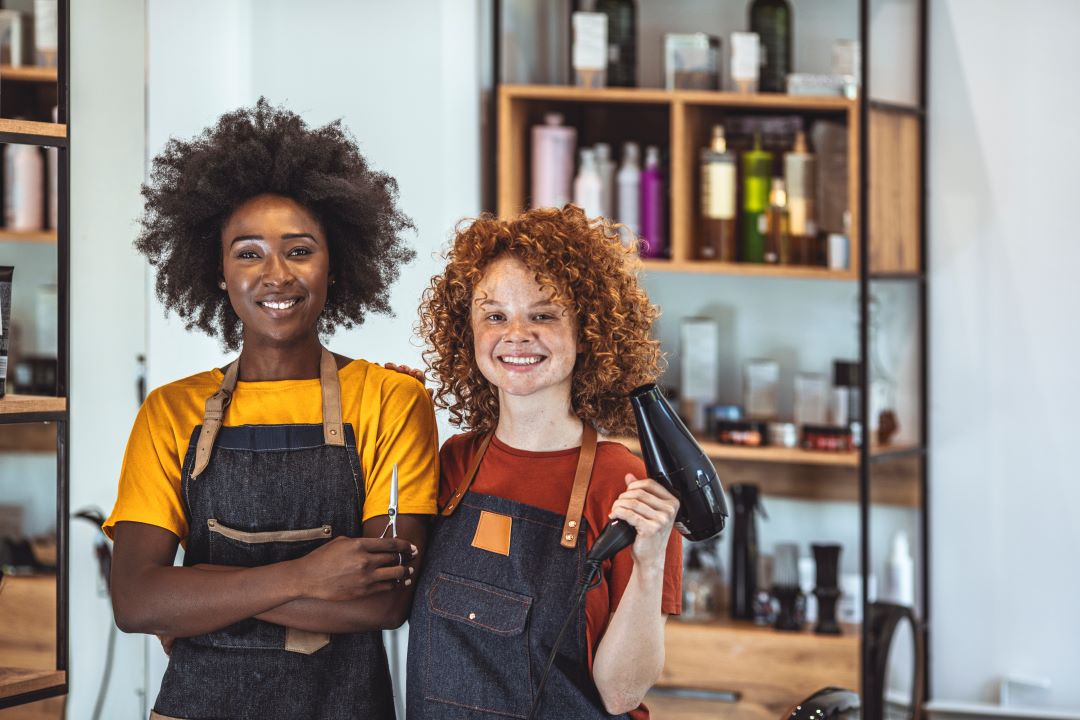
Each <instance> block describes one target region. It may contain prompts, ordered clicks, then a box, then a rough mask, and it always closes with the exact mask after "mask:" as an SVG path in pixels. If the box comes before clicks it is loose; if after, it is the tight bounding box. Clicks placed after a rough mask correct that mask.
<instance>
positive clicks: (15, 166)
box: [4, 145, 45, 230]
mask: <svg viewBox="0 0 1080 720" xmlns="http://www.w3.org/2000/svg"><path fill="white" fill-rule="evenodd" d="M4 181H5V182H4V226H5V227H7V228H8V229H9V230H40V229H41V228H42V220H43V214H44V210H45V198H44V196H43V193H42V190H43V188H44V185H45V160H44V158H42V156H41V150H40V149H39V148H37V147H36V146H34V145H7V146H6V147H5V148H4Z"/></svg>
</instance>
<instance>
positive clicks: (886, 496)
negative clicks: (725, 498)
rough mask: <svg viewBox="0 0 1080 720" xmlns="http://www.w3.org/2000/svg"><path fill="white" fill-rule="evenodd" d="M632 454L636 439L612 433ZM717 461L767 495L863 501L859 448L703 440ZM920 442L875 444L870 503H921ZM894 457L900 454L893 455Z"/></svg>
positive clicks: (734, 478)
mask: <svg viewBox="0 0 1080 720" xmlns="http://www.w3.org/2000/svg"><path fill="white" fill-rule="evenodd" d="M607 439H609V440H612V441H615V442H619V443H622V444H623V445H625V446H626V447H627V448H628V449H629V450H630V451H631V452H633V453H635V454H640V447H639V445H638V441H637V438H628V437H612V438H607ZM698 442H699V443H700V444H701V447H702V449H703V450H704V451H705V454H706V455H708V456H709V459H710V460H712V461H713V463H714V464H715V465H716V470H717V472H718V473H720V477H721V479H722V480H723V482H724V486H725V487H730V486H731V485H734V484H736V483H750V484H753V485H757V486H758V487H760V488H761V492H762V494H763V495H766V496H770V497H788V498H795V499H798V500H810V501H818V502H820V501H834V502H858V501H859V483H858V477H859V476H858V469H859V455H858V453H855V452H844V453H838V452H821V451H810V450H801V449H799V448H776V447H742V446H738V445H722V444H720V443H716V442H710V441H707V440H700V439H699V441H698ZM916 449H917V446H914V445H911V446H900V445H890V446H885V447H878V448H874V449H873V451H872V453H873V455H874V456H875V457H877V456H882V461H881V462H880V463H876V464H874V465H872V466H871V467H872V470H871V475H870V502H871V503H873V504H874V505H893V506H899V507H919V505H920V502H919V501H920V497H921V496H920V489H919V468H920V463H921V462H922V461H923V460H922V457H921V456H919V455H917V454H913V453H914V451H915V450H916ZM893 455H895V457H892V456H893Z"/></svg>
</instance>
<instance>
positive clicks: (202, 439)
mask: <svg viewBox="0 0 1080 720" xmlns="http://www.w3.org/2000/svg"><path fill="white" fill-rule="evenodd" d="M239 375H240V358H237V359H236V360H233V362H232V363H231V364H230V365H229V367H228V368H227V369H226V370H225V379H224V380H222V381H221V387H220V388H218V391H217V392H216V393H214V394H213V395H211V396H210V397H208V398H207V399H206V408H205V410H204V412H203V427H202V432H200V433H199V441H198V444H197V445H196V447H195V465H194V466H193V467H192V469H191V477H192V478H193V479H194V478H197V477H198V476H199V475H200V474H202V471H203V470H205V469H206V466H207V465H209V464H210V455H211V453H212V452H213V449H214V441H215V440H217V436H218V432H220V431H221V425H222V423H223V422H224V419H225V409H226V408H228V407H229V403H230V402H232V396H233V392H235V390H236V381H237V378H238V377H239ZM319 385H320V387H321V388H322V417H323V441H324V442H325V443H326V444H327V445H340V446H342V447H344V446H345V431H344V426H343V423H342V419H341V382H340V381H339V380H338V373H337V361H336V360H334V355H333V353H331V352H330V351H329V350H327V349H326V348H322V354H321V356H320V358H319Z"/></svg>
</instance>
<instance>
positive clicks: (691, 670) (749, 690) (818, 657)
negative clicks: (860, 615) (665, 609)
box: [657, 618, 860, 718]
mask: <svg viewBox="0 0 1080 720" xmlns="http://www.w3.org/2000/svg"><path fill="white" fill-rule="evenodd" d="M664 634H665V645H666V653H665V656H666V661H665V664H664V671H663V673H662V675H661V676H660V680H659V682H657V687H661V688H662V687H681V688H693V689H698V690H711V691H717V692H724V691H737V692H738V693H739V694H740V699H739V702H737V703H724V702H720V701H695V702H694V703H689V704H690V705H693V706H696V707H697V709H701V708H702V706H704V707H708V706H715V707H717V708H725V709H726V710H725V712H724V713H723V714H715V715H713V714H706V715H684V716H682V717H686V718H690V717H732V718H735V717H738V718H748V717H753V718H758V717H761V718H765V717H770V718H777V717H783V715H784V710H785V709H786V708H788V707H790V706H791V705H793V704H794V703H796V702H798V701H799V700H801V699H802V698H804V697H806V696H808V695H810V694H811V693H813V692H815V691H816V690H818V689H820V688H822V687H826V686H829V685H835V686H840V687H852V688H858V687H859V643H860V636H859V628H858V626H845V627H844V628H843V634H841V635H817V634H814V633H813V632H812V631H810V630H802V631H797V632H783V631H780V630H774V629H773V628H771V627H760V626H757V625H754V624H753V623H750V622H744V621H732V620H728V619H725V620H717V621H712V622H706V623H691V622H684V621H680V620H678V619H676V618H671V619H669V620H668V622H667V624H666V626H665V629H664ZM658 699H660V698H658ZM661 704H667V703H665V702H664V701H663V700H661ZM728 713H731V714H728Z"/></svg>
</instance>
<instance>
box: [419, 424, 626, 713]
mask: <svg viewBox="0 0 1080 720" xmlns="http://www.w3.org/2000/svg"><path fill="white" fill-rule="evenodd" d="M490 441H491V436H490V435H489V436H488V437H486V438H485V439H484V440H483V442H482V443H481V445H480V447H479V448H478V450H477V452H476V455H475V456H474V457H473V459H472V463H471V467H470V469H469V472H468V473H467V474H466V476H465V480H464V482H463V483H462V484H461V485H460V486H459V487H458V488H457V490H456V491H455V492H454V495H453V496H452V497H451V498H450V500H449V502H448V503H447V505H446V507H445V508H443V510H442V512H441V514H440V515H439V517H438V518H437V519H436V522H435V528H434V530H433V532H432V535H431V540H430V542H429V543H428V547H427V550H426V553H425V558H424V570H423V573H422V574H421V577H420V580H419V583H418V585H417V588H416V596H415V599H414V601H413V609H412V615H411V616H410V618H409V660H408V682H407V683H406V698H407V710H406V716H407V717H408V718H409V720H420V719H421V718H424V719H428V718H440V719H442V718H475V719H477V720H479V719H480V718H495V717H499V718H507V717H509V718H525V717H527V715H528V712H529V707H530V705H531V703H532V700H533V696H534V694H535V693H536V688H537V685H538V684H539V682H540V675H541V673H543V670H544V667H545V666H546V664H547V660H548V657H549V656H550V654H551V648H552V646H553V645H554V642H555V638H556V636H557V635H558V633H559V630H560V628H561V627H562V625H563V622H564V621H565V620H566V615H567V613H568V612H569V610H570V606H571V603H572V600H573V597H574V591H575V589H576V588H577V586H578V583H579V582H580V581H581V579H582V578H583V576H584V571H585V542H584V538H585V536H586V535H585V527H584V526H583V524H582V523H583V520H582V518H581V514H582V510H583V508H584V505H585V497H586V495H587V494H588V488H589V480H590V477H591V475H592V467H593V461H594V459H595V457H596V431H595V430H593V429H592V427H590V426H589V425H588V424H586V425H585V433H584V438H583V442H582V446H581V451H580V453H579V455H578V465H577V471H576V473H575V478H574V488H573V490H572V492H571V495H570V502H569V507H568V509H567V513H566V516H565V517H562V516H560V515H559V514H557V513H553V512H550V511H548V510H544V509H541V508H537V507H533V506H531V505H525V504H523V503H518V502H514V501H512V500H507V499H505V498H499V497H494V496H492V495H483V494H480V493H475V492H469V486H470V485H471V484H472V481H473V479H474V478H475V477H476V473H477V471H478V470H479V468H480V464H481V461H482V460H483V457H484V453H485V452H486V451H487V448H488V444H489V443H490ZM491 527H496V528H499V531H498V532H497V533H496V538H495V540H496V541H495V542H492V540H491V538H490V534H489V533H488V532H487V529H488V528H491ZM499 538H503V539H504V540H505V544H503V545H500V543H499V542H498V539H499ZM583 605H584V604H583ZM541 716H542V717H544V718H573V719H575V720H577V719H579V718H608V717H611V716H610V715H608V713H607V712H605V710H604V706H603V703H602V701H601V700H600V695H599V693H598V692H597V690H596V685H595V684H594V683H593V681H592V677H591V676H590V674H589V669H588V648H587V646H586V635H585V608H584V606H582V607H581V608H580V609H579V611H578V613H577V617H576V618H575V620H574V625H573V627H572V628H571V630H570V631H569V632H568V633H567V635H566V637H565V638H564V640H563V643H562V646H561V647H560V650H559V654H558V656H557V657H556V659H555V663H554V665H553V666H552V669H551V673H550V675H549V676H548V681H547V685H546V686H545V688H544V696H543V699H542V704H541ZM623 717H626V716H623Z"/></svg>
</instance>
